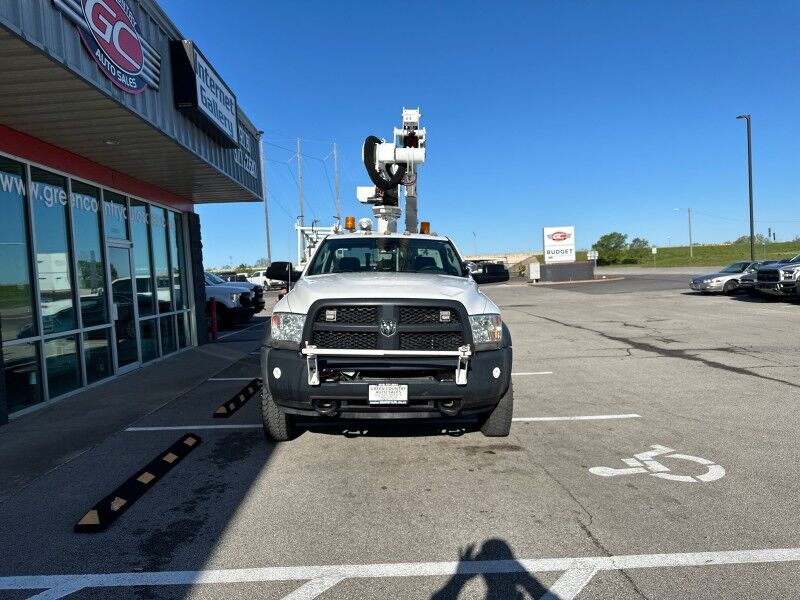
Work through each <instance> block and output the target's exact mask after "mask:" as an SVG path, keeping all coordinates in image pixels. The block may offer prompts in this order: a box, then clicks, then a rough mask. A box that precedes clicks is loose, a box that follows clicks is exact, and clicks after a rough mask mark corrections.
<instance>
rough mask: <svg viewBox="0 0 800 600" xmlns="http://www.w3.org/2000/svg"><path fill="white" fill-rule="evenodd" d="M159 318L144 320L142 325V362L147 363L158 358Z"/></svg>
mask: <svg viewBox="0 0 800 600" xmlns="http://www.w3.org/2000/svg"><path fill="white" fill-rule="evenodd" d="M156 323H157V319H148V320H147V321H142V322H141V325H140V331H141V338H142V362H143V363H146V362H148V361H151V360H153V359H155V358H158V337H156Z"/></svg>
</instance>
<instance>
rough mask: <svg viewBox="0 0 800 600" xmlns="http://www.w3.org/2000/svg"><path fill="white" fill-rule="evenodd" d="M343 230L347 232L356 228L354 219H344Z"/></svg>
mask: <svg viewBox="0 0 800 600" xmlns="http://www.w3.org/2000/svg"><path fill="white" fill-rule="evenodd" d="M344 228H345V229H347V230H348V231H354V230H355V228H356V218H355V217H345V218H344Z"/></svg>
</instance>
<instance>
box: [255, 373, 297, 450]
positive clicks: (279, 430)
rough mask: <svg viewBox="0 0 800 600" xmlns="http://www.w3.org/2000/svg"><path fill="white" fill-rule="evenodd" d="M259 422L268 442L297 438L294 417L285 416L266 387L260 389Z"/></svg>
mask: <svg viewBox="0 0 800 600" xmlns="http://www.w3.org/2000/svg"><path fill="white" fill-rule="evenodd" d="M261 421H262V423H263V424H264V435H265V436H266V437H267V439H268V440H269V441H270V442H288V441H290V440H293V439H294V438H296V437H297V427H296V426H295V423H294V415H287V414H286V413H285V412H283V411H282V410H281V408H280V407H279V406H278V405H277V404H276V403H275V400H273V399H272V394H270V393H269V390H268V389H267V386H266V385H264V387H263V388H261Z"/></svg>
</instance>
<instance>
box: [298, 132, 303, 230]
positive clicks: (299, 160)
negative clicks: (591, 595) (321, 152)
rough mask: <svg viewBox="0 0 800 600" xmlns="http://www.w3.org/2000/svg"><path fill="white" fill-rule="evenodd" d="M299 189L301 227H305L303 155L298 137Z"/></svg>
mask: <svg viewBox="0 0 800 600" xmlns="http://www.w3.org/2000/svg"><path fill="white" fill-rule="evenodd" d="M297 190H298V192H299V193H300V227H303V226H304V225H305V222H304V221H303V157H302V155H301V154H300V138H297Z"/></svg>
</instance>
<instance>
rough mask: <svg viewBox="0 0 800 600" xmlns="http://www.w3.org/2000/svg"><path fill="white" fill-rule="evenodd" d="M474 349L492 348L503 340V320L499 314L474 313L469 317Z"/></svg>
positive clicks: (498, 345) (497, 346)
mask: <svg viewBox="0 0 800 600" xmlns="http://www.w3.org/2000/svg"><path fill="white" fill-rule="evenodd" d="M469 325H470V327H471V328H472V341H473V342H475V351H476V352H477V351H478V350H494V349H496V348H499V347H500V343H501V342H502V341H503V320H502V319H501V318H500V315H474V316H471V317H470V318H469Z"/></svg>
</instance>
